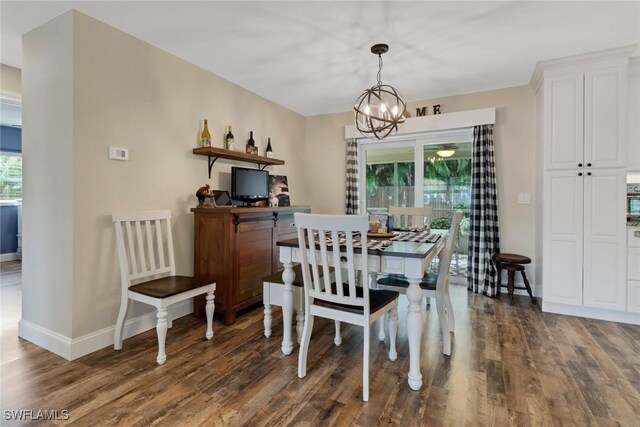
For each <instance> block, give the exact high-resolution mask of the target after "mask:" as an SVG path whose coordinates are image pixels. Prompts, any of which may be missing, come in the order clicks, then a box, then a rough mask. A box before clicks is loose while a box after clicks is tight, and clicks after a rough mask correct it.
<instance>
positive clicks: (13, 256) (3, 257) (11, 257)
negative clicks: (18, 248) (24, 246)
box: [0, 252, 19, 262]
mask: <svg viewBox="0 0 640 427" xmlns="http://www.w3.org/2000/svg"><path fill="white" fill-rule="evenodd" d="M17 259H19V258H18V252H12V253H8V254H0V262H5V261H15V260H17Z"/></svg>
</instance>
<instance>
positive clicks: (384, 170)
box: [367, 162, 415, 209]
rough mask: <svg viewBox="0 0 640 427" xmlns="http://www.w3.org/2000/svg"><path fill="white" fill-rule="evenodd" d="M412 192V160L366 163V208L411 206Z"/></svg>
mask: <svg viewBox="0 0 640 427" xmlns="http://www.w3.org/2000/svg"><path fill="white" fill-rule="evenodd" d="M414 193H415V165H414V163H413V162H411V163H407V162H394V163H377V164H368V165H367V209H379V208H388V207H389V206H413V200H414Z"/></svg>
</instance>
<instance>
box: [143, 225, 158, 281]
mask: <svg viewBox="0 0 640 427" xmlns="http://www.w3.org/2000/svg"><path fill="white" fill-rule="evenodd" d="M144 228H145V234H146V236H147V253H148V254H149V268H151V270H155V269H156V254H155V251H154V249H153V237H152V236H151V221H145V222H144Z"/></svg>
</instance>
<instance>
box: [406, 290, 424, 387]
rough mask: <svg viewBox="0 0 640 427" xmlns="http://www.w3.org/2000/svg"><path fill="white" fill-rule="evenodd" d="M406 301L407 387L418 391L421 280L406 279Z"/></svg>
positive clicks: (419, 379) (419, 378)
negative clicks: (407, 281)
mask: <svg viewBox="0 0 640 427" xmlns="http://www.w3.org/2000/svg"><path fill="white" fill-rule="evenodd" d="M408 279H409V287H408V288H407V299H409V310H408V312H407V336H408V338H409V387H411V389H413V390H420V388H421V387H422V373H421V372H420V345H421V342H422V315H421V311H422V310H421V306H420V305H421V304H420V303H421V302H422V289H420V281H421V279H422V278H408Z"/></svg>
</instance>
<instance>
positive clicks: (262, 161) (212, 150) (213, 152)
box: [193, 147, 284, 179]
mask: <svg viewBox="0 0 640 427" xmlns="http://www.w3.org/2000/svg"><path fill="white" fill-rule="evenodd" d="M193 154H197V155H199V156H207V158H208V159H209V179H211V168H213V164H214V163H215V162H216V160H218V159H229V160H238V161H241V162H248V163H255V164H257V165H258V168H259V169H264V168H266V167H267V166H271V165H284V160H280V159H274V158H269V157H264V156H256V155H254V154H247V153H243V152H241V151H234V150H226V149H224V148H216V147H200V148H194V149H193Z"/></svg>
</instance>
